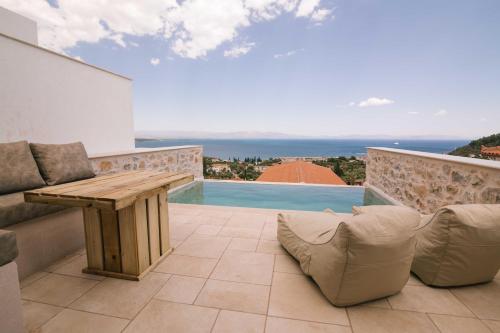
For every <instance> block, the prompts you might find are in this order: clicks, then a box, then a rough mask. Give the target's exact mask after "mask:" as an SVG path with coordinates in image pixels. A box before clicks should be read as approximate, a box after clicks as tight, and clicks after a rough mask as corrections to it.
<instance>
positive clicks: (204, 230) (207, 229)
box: [194, 224, 222, 236]
mask: <svg viewBox="0 0 500 333" xmlns="http://www.w3.org/2000/svg"><path fill="white" fill-rule="evenodd" d="M221 229H222V226H220V225H210V224H201V225H200V226H199V227H198V228H197V229H196V230H195V231H194V233H195V234H198V235H208V236H215V235H217V234H218V233H219V231H220V230H221Z"/></svg>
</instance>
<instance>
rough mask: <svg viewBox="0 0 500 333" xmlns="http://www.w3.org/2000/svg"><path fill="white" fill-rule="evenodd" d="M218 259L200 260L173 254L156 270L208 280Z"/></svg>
mask: <svg viewBox="0 0 500 333" xmlns="http://www.w3.org/2000/svg"><path fill="white" fill-rule="evenodd" d="M216 264H217V259H207V258H198V257H190V256H180V255H177V254H171V255H169V256H168V257H166V258H165V260H163V261H162V262H161V263H160V264H159V265H158V266H156V268H155V269H154V270H155V271H156V272H162V273H172V274H179V275H188V276H194V277H204V278H207V277H209V276H210V273H212V270H213V269H214V267H215V265H216Z"/></svg>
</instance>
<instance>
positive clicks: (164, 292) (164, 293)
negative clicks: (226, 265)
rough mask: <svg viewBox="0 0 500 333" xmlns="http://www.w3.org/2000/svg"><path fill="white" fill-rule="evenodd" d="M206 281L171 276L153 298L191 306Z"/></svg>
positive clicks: (189, 277)
mask: <svg viewBox="0 0 500 333" xmlns="http://www.w3.org/2000/svg"><path fill="white" fill-rule="evenodd" d="M205 281H206V279H203V278H197V277H191V276H180V275H173V276H172V277H170V279H168V281H167V283H166V284H165V285H164V286H163V288H161V290H160V291H159V292H158V294H156V295H155V298H157V299H161V300H164V301H170V302H177V303H187V304H192V303H193V302H194V300H195V299H196V296H198V293H199V292H200V290H201V288H203V285H204V284H205Z"/></svg>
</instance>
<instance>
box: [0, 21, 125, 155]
mask: <svg viewBox="0 0 500 333" xmlns="http://www.w3.org/2000/svg"><path fill="white" fill-rule="evenodd" d="M0 20H1V19H0ZM16 140H28V141H31V142H39V143H67V142H74V141H82V142H83V143H84V145H85V147H86V149H87V151H88V152H89V153H90V154H95V153H103V152H110V151H122V150H130V149H133V148H134V124H133V114H132V81H131V80H130V79H127V78H125V77H122V76H119V75H116V74H112V73H110V72H107V71H105V70H101V69H98V68H96V67H93V66H89V65H86V64H84V63H82V62H79V61H76V60H73V59H71V58H68V57H65V56H61V55H58V54H56V53H53V52H51V51H48V50H45V49H42V48H39V47H36V46H33V45H29V44H26V43H23V42H21V41H18V40H15V39H12V38H9V37H7V36H5V35H2V34H0V142H10V141H16Z"/></svg>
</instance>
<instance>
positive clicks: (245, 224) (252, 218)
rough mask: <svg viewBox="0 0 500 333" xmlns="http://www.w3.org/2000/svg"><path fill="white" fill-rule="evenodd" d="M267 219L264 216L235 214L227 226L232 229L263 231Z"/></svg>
mask: <svg viewBox="0 0 500 333" xmlns="http://www.w3.org/2000/svg"><path fill="white" fill-rule="evenodd" d="M266 219H267V217H266V216H265V215H262V214H246V213H235V214H233V216H231V218H230V219H229V220H228V221H227V223H226V226H227V227H231V228H251V229H258V230H259V231H261V230H262V228H263V227H264V223H265V222H266Z"/></svg>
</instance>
